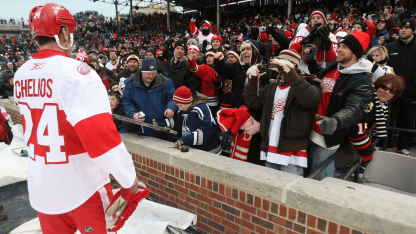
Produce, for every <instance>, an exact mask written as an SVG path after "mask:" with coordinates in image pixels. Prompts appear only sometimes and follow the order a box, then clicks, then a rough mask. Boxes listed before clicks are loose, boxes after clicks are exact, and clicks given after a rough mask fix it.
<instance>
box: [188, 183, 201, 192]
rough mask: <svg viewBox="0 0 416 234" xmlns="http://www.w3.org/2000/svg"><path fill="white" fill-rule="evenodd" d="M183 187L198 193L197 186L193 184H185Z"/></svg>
mask: <svg viewBox="0 0 416 234" xmlns="http://www.w3.org/2000/svg"><path fill="white" fill-rule="evenodd" d="M185 187H187V188H189V189H190V190H193V191H195V192H197V193H199V186H197V185H194V184H191V183H185Z"/></svg>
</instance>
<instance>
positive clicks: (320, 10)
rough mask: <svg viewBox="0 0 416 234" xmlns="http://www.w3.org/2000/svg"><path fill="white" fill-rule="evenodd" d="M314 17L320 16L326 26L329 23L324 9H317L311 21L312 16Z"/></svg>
mask: <svg viewBox="0 0 416 234" xmlns="http://www.w3.org/2000/svg"><path fill="white" fill-rule="evenodd" d="M314 15H320V16H321V17H322V18H323V19H324V24H327V23H328V21H327V20H326V11H325V10H324V9H315V10H314V11H313V12H312V14H311V20H312V16H314Z"/></svg>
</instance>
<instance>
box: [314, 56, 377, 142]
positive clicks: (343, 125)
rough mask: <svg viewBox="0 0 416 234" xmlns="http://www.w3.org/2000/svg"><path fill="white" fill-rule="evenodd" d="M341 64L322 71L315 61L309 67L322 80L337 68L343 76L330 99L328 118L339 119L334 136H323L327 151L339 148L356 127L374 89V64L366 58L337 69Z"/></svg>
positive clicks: (334, 87) (339, 78)
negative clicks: (371, 77)
mask: <svg viewBox="0 0 416 234" xmlns="http://www.w3.org/2000/svg"><path fill="white" fill-rule="evenodd" d="M338 65H339V63H333V64H331V65H330V66H328V67H326V68H321V67H320V66H319V64H318V63H317V62H316V61H315V62H314V63H313V64H308V66H309V71H311V74H315V75H317V76H318V78H319V79H321V80H323V79H324V78H325V74H326V73H328V72H329V71H332V70H334V69H338V72H340V73H341V74H340V75H339V77H338V80H337V81H336V82H335V84H334V86H333V89H332V95H331V98H330V100H329V104H328V109H327V112H326V116H327V117H332V118H335V119H336V120H337V123H338V126H337V130H336V131H335V132H334V133H333V134H332V135H324V138H325V143H326V146H327V148H330V147H333V146H336V145H339V144H340V143H341V142H342V141H343V139H344V137H345V136H346V135H347V134H348V131H349V127H350V126H352V125H354V124H357V123H358V121H360V120H361V118H362V116H363V110H364V109H365V108H366V107H367V105H368V104H370V103H371V101H372V98H373V95H374V88H373V85H372V82H371V79H370V77H369V76H368V74H369V73H370V72H371V69H372V67H373V66H372V63H371V62H370V61H368V60H366V59H364V58H361V59H359V60H358V62H357V63H355V64H353V65H351V66H350V67H348V68H344V69H342V70H340V69H339V67H337V66H338Z"/></svg>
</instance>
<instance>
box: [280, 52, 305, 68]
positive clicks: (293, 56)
mask: <svg viewBox="0 0 416 234" xmlns="http://www.w3.org/2000/svg"><path fill="white" fill-rule="evenodd" d="M277 58H278V59H286V60H289V61H291V62H294V63H295V64H296V65H298V66H299V64H300V54H299V53H298V52H297V51H296V50H294V49H285V50H282V51H281V52H280V54H279V56H277Z"/></svg>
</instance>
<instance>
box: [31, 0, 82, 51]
mask: <svg viewBox="0 0 416 234" xmlns="http://www.w3.org/2000/svg"><path fill="white" fill-rule="evenodd" d="M32 15H33V18H30V17H31V16H32ZM29 22H30V29H31V30H32V31H33V32H34V34H35V35H34V36H35V37H36V36H44V37H52V38H55V39H56V42H57V43H58V45H59V47H61V45H60V44H59V37H58V35H59V32H60V30H61V26H66V27H67V28H68V32H69V33H70V37H71V45H70V47H72V44H73V33H74V31H75V27H76V26H77V22H76V20H75V18H74V17H73V16H72V15H71V13H69V11H68V10H67V9H66V8H65V7H64V6H62V5H61V4H58V3H48V4H46V5H44V6H36V7H34V8H33V9H32V10H31V11H30V14H29ZM68 48H69V47H67V48H64V47H61V49H68Z"/></svg>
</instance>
